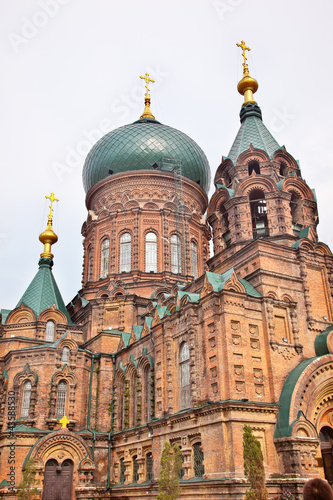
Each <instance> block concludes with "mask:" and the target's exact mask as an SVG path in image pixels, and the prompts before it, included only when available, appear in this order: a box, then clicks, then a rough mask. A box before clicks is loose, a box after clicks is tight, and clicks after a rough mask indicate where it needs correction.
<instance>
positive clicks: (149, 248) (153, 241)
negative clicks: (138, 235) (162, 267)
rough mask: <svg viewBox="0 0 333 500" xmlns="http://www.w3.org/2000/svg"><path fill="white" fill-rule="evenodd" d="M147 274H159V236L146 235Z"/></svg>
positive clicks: (153, 234)
mask: <svg viewBox="0 0 333 500" xmlns="http://www.w3.org/2000/svg"><path fill="white" fill-rule="evenodd" d="M145 270H146V273H150V272H152V273H157V236H156V234H155V233H147V234H146V263H145Z"/></svg>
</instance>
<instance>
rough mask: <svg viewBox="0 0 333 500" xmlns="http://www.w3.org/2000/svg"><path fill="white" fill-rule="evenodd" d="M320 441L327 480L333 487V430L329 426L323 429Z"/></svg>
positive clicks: (320, 433)
mask: <svg viewBox="0 0 333 500" xmlns="http://www.w3.org/2000/svg"><path fill="white" fill-rule="evenodd" d="M319 439H320V449H321V456H322V458H323V467H324V473H325V478H326V479H327V481H328V482H329V483H330V485H333V429H332V428H331V427H328V426H325V427H322V428H321V430H320V432H319Z"/></svg>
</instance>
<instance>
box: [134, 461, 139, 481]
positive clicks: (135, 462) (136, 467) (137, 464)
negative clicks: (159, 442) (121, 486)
mask: <svg viewBox="0 0 333 500" xmlns="http://www.w3.org/2000/svg"><path fill="white" fill-rule="evenodd" d="M138 481H139V462H138V457H137V456H136V455H134V457H133V483H137V482H138Z"/></svg>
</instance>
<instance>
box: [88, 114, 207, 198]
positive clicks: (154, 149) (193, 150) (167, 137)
mask: <svg viewBox="0 0 333 500" xmlns="http://www.w3.org/2000/svg"><path fill="white" fill-rule="evenodd" d="M170 160H177V163H178V164H179V160H180V161H181V168H182V175H183V176H184V177H187V178H188V179H191V180H192V181H194V182H196V183H198V184H199V185H200V186H201V187H202V188H203V189H204V190H205V191H206V192H208V190H209V185H210V169H209V163H208V160H207V158H206V155H205V153H204V152H203V151H202V149H201V148H200V147H199V146H198V144H197V143H196V142H194V141H193V139H191V138H190V137H188V136H187V135H186V134H184V133H183V132H180V131H179V130H176V129H174V128H172V127H168V126H167V125H163V124H162V123H160V122H159V121H157V120H154V119H152V118H143V119H140V120H138V121H136V122H134V123H132V124H130V125H125V126H123V127H120V128H117V129H115V130H112V131H111V132H108V133H107V134H106V135H105V136H104V137H102V138H101V139H100V140H99V141H98V142H97V143H96V144H95V145H94V146H93V148H92V149H91V150H90V152H89V154H88V156H87V158H86V161H85V164H84V167H83V174H82V176H83V185H84V189H85V191H86V193H87V192H88V191H89V190H90V189H91V188H92V187H93V186H94V185H95V184H97V182H98V181H100V180H102V179H106V178H107V177H109V176H110V175H113V174H117V173H120V172H130V171H133V170H134V171H136V170H143V169H156V170H169V171H170V163H171V164H172V161H171V162H170Z"/></svg>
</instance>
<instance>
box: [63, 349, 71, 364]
mask: <svg viewBox="0 0 333 500" xmlns="http://www.w3.org/2000/svg"><path fill="white" fill-rule="evenodd" d="M69 352H70V351H69V347H64V348H63V350H62V353H61V361H62V362H63V363H67V361H69Z"/></svg>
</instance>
